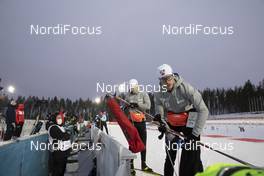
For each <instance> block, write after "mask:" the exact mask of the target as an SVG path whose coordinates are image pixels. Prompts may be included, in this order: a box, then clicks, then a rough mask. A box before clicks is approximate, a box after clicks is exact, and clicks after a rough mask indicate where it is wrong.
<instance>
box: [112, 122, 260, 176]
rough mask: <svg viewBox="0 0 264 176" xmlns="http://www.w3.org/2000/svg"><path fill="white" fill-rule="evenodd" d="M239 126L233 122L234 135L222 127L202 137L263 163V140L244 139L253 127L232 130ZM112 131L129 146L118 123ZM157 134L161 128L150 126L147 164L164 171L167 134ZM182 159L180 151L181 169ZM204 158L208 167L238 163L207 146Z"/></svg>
mask: <svg viewBox="0 0 264 176" xmlns="http://www.w3.org/2000/svg"><path fill="white" fill-rule="evenodd" d="M215 123H216V122H215ZM209 124H210V123H209ZM232 128H233V129H232ZM237 129H239V128H237V125H234V124H232V125H231V126H229V129H228V130H229V131H231V133H229V134H236V135H235V136H229V135H226V134H222V135H221V132H222V131H221V130H220V131H215V133H214V135H212V134H211V135H208V136H206V135H207V134H204V135H203V136H202V139H201V141H202V142H203V143H206V144H209V145H211V146H212V147H214V148H217V149H220V150H221V151H222V152H225V153H228V154H230V155H232V156H235V157H237V158H239V159H242V160H244V161H247V162H249V163H252V164H255V165H257V166H264V157H263V156H264V150H263V149H264V140H243V139H244V138H243V135H245V134H247V132H248V131H250V130H246V131H244V132H243V133H232V130H233V131H236V130H237ZM253 129H254V128H253ZM259 129H264V125H261V127H260V128H259ZM259 129H257V130H259ZM109 134H110V135H111V136H112V137H113V138H114V139H115V140H117V141H119V142H120V143H121V144H122V145H124V146H126V147H127V146H128V145H127V142H126V139H125V137H124V135H123V133H122V131H121V129H120V127H119V126H118V125H116V124H111V125H109ZM158 135H159V131H158V130H157V129H156V127H154V126H148V136H147V164H148V165H149V166H150V167H152V168H153V169H154V171H156V172H158V173H162V174H163V165H164V161H165V149H164V138H163V140H158ZM252 135H253V134H251V135H249V136H248V137H253V138H254V139H259V137H261V135H263V132H262V133H261V134H260V133H258V134H255V135H256V136H252ZM246 139H251V138H246ZM262 139H263V137H262ZM179 153H180V152H179ZM179 160H180V155H177V158H176V164H175V169H176V170H178V166H179V164H178V163H179ZM202 161H203V165H204V167H205V168H206V167H207V166H209V165H212V164H214V163H219V162H225V163H236V161H233V160H231V159H229V158H227V157H225V156H222V155H220V154H218V153H216V152H214V151H209V150H208V149H202ZM135 167H136V168H140V154H137V159H136V160H135Z"/></svg>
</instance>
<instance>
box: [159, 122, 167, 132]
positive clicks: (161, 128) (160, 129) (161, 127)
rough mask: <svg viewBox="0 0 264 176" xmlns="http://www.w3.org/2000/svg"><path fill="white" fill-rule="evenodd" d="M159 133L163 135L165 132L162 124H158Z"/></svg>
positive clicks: (164, 126) (165, 129)
mask: <svg viewBox="0 0 264 176" xmlns="http://www.w3.org/2000/svg"><path fill="white" fill-rule="evenodd" d="M158 130H159V132H161V133H165V132H166V131H167V128H166V125H165V124H164V123H160V126H159V127H158Z"/></svg>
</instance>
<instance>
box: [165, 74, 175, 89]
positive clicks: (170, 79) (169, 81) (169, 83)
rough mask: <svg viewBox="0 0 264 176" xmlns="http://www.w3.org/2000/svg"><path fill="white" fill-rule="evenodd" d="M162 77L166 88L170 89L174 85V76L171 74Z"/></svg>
mask: <svg viewBox="0 0 264 176" xmlns="http://www.w3.org/2000/svg"><path fill="white" fill-rule="evenodd" d="M162 79H163V81H164V83H165V84H166V86H167V90H168V91H171V90H172V89H173V86H174V83H175V80H174V77H173V76H166V77H164V78H162Z"/></svg>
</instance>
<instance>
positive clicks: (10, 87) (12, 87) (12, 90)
mask: <svg viewBox="0 0 264 176" xmlns="http://www.w3.org/2000/svg"><path fill="white" fill-rule="evenodd" d="M15 90H16V89H15V87H14V86H11V85H10V86H8V87H7V91H8V92H9V93H11V94H13V93H15Z"/></svg>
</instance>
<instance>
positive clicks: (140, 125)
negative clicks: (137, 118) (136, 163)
mask: <svg viewBox="0 0 264 176" xmlns="http://www.w3.org/2000/svg"><path fill="white" fill-rule="evenodd" d="M133 123H134V126H135V127H136V129H137V131H138V134H139V136H140V138H141V140H142V142H143V143H144V145H145V146H146V144H147V129H146V122H145V121H143V122H133ZM146 148H147V147H145V150H144V151H142V152H141V153H140V155H141V167H142V166H144V165H145V164H146Z"/></svg>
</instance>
